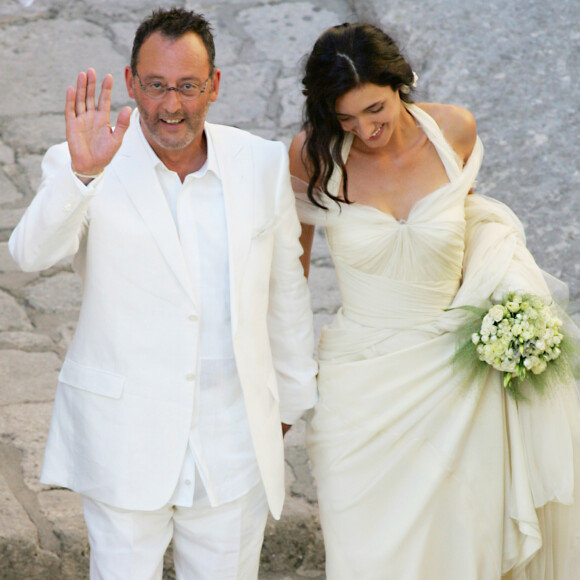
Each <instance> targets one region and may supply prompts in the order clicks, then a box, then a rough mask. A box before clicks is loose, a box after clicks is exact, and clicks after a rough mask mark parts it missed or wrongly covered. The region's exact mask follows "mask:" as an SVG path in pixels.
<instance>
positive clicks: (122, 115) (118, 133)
mask: <svg viewBox="0 0 580 580" xmlns="http://www.w3.org/2000/svg"><path fill="white" fill-rule="evenodd" d="M130 122H131V107H123V108H122V109H121V111H120V112H119V115H118V116H117V123H116V124H115V130H114V131H113V136H114V138H115V140H116V141H118V142H119V143H120V142H121V141H122V140H123V135H124V134H125V131H126V130H127V129H128V127H129V123H130Z"/></svg>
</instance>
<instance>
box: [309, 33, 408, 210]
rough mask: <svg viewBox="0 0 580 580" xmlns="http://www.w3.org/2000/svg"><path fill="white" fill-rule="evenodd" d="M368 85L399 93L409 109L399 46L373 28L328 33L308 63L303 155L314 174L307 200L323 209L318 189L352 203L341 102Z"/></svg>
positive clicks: (404, 68)
mask: <svg viewBox="0 0 580 580" xmlns="http://www.w3.org/2000/svg"><path fill="white" fill-rule="evenodd" d="M366 83H372V84H375V85H379V86H388V87H391V88H392V89H393V90H394V91H397V90H400V89H401V88H403V87H405V89H404V90H403V91H400V93H399V94H400V97H401V99H402V100H403V101H405V102H407V103H410V102H412V99H411V96H410V95H411V91H412V84H413V70H412V69H411V66H410V65H409V64H408V63H407V61H406V60H405V58H404V57H403V56H402V55H401V52H400V51H399V48H398V47H397V45H396V44H395V42H394V40H393V39H392V38H391V37H390V36H389V35H388V34H386V33H385V32H383V31H382V30H381V29H380V28H377V27H376V26H373V25H372V24H350V23H344V24H340V25H338V26H333V27H332V28H329V29H328V30H327V31H325V32H324V33H323V34H322V35H321V36H320V37H319V38H318V40H317V41H316V43H315V44H314V48H313V49H312V52H311V53H310V55H309V56H308V58H307V60H306V65H305V70H304V77H303V78H302V84H303V86H304V89H303V91H302V93H303V94H304V95H305V97H306V101H305V103H304V110H303V121H302V127H303V129H304V130H305V132H306V141H305V143H304V149H303V151H302V155H304V154H306V157H305V162H306V166H307V167H308V170H309V171H310V182H309V184H308V197H309V198H310V200H311V201H312V203H314V204H315V205H317V206H319V207H324V206H323V205H322V203H321V200H320V199H317V196H316V194H315V189H316V188H319V189H320V190H321V191H322V193H323V194H325V195H326V196H328V197H329V198H331V199H333V200H334V201H336V202H344V203H350V201H349V199H348V194H347V175H346V168H345V164H344V161H343V159H342V155H341V150H342V145H343V142H344V131H343V130H342V127H341V126H340V123H339V122H338V119H337V118H336V113H335V105H336V101H337V99H338V98H339V97H341V96H342V95H344V94H345V93H346V92H348V91H350V90H351V89H354V88H357V87H360V86H361V85H364V84H366ZM335 164H337V165H338V166H339V168H340V170H341V172H342V199H341V198H340V197H337V196H335V195H332V194H331V193H330V192H329V191H328V183H329V181H330V178H331V176H332V172H333V169H334V166H335Z"/></svg>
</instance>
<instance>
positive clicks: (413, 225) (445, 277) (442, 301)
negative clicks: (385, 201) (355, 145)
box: [297, 105, 483, 329]
mask: <svg viewBox="0 0 580 580" xmlns="http://www.w3.org/2000/svg"><path fill="white" fill-rule="evenodd" d="M406 107H407V109H408V110H409V112H410V113H411V114H412V115H413V117H414V118H415V120H416V122H417V123H418V124H419V125H420V126H421V128H422V129H423V130H424V131H425V133H426V135H427V137H428V138H429V140H430V141H431V142H432V143H433V145H434V146H435V148H436V150H437V152H438V153H439V157H440V159H441V162H442V163H443V165H444V167H445V171H446V173H447V177H448V179H449V182H448V183H447V184H445V185H443V186H442V187H440V188H438V189H436V190H434V191H432V192H431V193H429V194H428V195H426V196H425V197H423V198H421V199H420V200H419V201H417V202H416V203H415V205H414V206H413V207H412V209H411V211H410V213H409V215H408V217H407V219H406V220H404V221H403V220H401V221H399V220H397V219H395V217H394V216H392V215H390V214H387V213H385V212H383V211H381V210H378V209H376V208H374V207H371V206H367V205H363V204H358V203H356V202H355V203H352V204H348V205H347V204H341V206H340V207H338V206H337V204H335V203H334V202H329V204H328V205H327V210H323V209H321V208H316V207H315V206H313V205H312V204H310V203H309V202H308V200H307V198H305V196H303V195H298V198H297V203H298V209H299V214H300V218H301V221H303V222H305V223H314V224H321V225H324V226H325V228H326V235H327V239H328V244H329V248H330V252H331V255H332V258H333V261H334V265H335V270H336V276H337V281H338V285H339V288H340V292H341V296H342V301H343V314H344V316H345V317H347V318H349V319H350V320H353V321H356V322H358V323H360V324H364V325H365V326H371V327H380V328H386V327H387V328H393V329H394V328H401V327H413V326H417V325H422V324H425V323H429V322H430V321H432V320H434V319H435V318H437V317H438V316H439V315H440V314H441V312H442V311H443V309H444V308H446V307H448V306H449V304H450V303H451V302H452V300H453V298H454V296H455V294H456V292H457V289H458V288H459V285H460V283H461V277H462V263H463V254H464V244H465V242H464V240H465V196H466V195H467V194H468V192H469V190H470V188H471V187H472V185H473V182H474V179H475V176H476V175H477V172H478V170H479V166H480V164H481V158H482V155H483V146H482V145H481V142H480V140H479V138H478V139H477V143H476V145H475V148H474V150H473V153H472V155H471V157H470V159H469V160H468V162H467V164H466V165H465V167H463V164H462V162H461V160H460V159H459V157H458V156H457V154H456V153H455V152H454V151H453V149H452V148H451V146H450V145H449V143H448V142H447V141H446V140H445V138H444V136H443V134H442V132H441V130H440V129H439V127H438V126H437V124H436V123H435V121H434V120H433V119H432V118H431V117H430V116H429V115H428V114H427V113H425V111H423V110H422V109H421V108H419V107H418V106H416V105H406ZM352 141H353V135H352V134H351V133H348V134H346V135H345V141H344V146H343V151H342V154H343V159H344V160H345V162H346V159H347V158H348V154H349V151H350V147H351V145H352ZM329 190H330V191H331V193H333V195H338V193H339V190H340V171H339V170H338V168H336V169H335V172H334V174H333V176H332V178H331V181H330V183H329ZM387 296H388V299H386V298H385V297H387Z"/></svg>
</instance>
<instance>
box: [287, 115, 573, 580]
mask: <svg viewBox="0 0 580 580" xmlns="http://www.w3.org/2000/svg"><path fill="white" fill-rule="evenodd" d="M408 109H409V111H410V112H411V114H412V115H413V116H414V117H415V119H416V122H417V123H419V125H420V126H421V127H422V128H423V130H424V131H425V133H426V134H427V136H428V138H429V139H430V140H431V142H432V143H433V144H434V146H435V148H436V149H437V151H438V152H439V155H440V158H441V161H442V163H443V164H444V166H445V169H446V172H447V175H448V177H449V184H448V185H445V186H443V187H441V188H439V189H437V190H436V191H434V192H432V193H431V194H429V195H428V196H426V197H424V198H423V199H421V200H420V201H419V202H418V203H416V204H415V206H414V207H413V209H412V211H411V213H410V215H409V217H408V219H407V220H406V222H399V221H397V220H396V219H395V218H394V217H393V216H391V215H388V214H385V213H383V212H381V211H379V210H377V209H374V208H371V207H368V206H363V205H360V204H352V205H348V206H344V205H342V206H341V207H340V208H338V207H337V206H336V204H334V203H333V202H329V204H328V207H329V209H328V211H323V210H321V209H319V208H316V207H315V206H313V205H312V204H311V203H309V201H308V200H307V198H306V197H305V196H304V195H303V194H301V193H300V192H298V193H297V205H298V210H299V215H300V218H301V221H303V222H304V223H309V224H318V225H323V226H324V227H325V229H326V234H327V238H328V243H329V246H330V251H331V254H332V257H333V260H334V265H335V269H336V275H337V279H338V285H339V288H340V292H341V296H342V301H343V306H342V308H341V309H340V310H339V312H338V313H337V315H336V318H335V319H334V321H333V323H332V324H331V325H330V326H329V327H326V328H324V329H323V331H322V335H321V339H320V344H319V356H320V373H319V389H320V400H319V402H318V404H317V406H316V408H315V410H314V412H313V414H312V416H311V418H310V420H309V425H308V435H307V448H308V454H309V457H310V459H311V463H312V468H313V473H314V477H315V480H316V483H317V489H318V500H319V507H320V518H321V523H322V528H323V533H324V540H325V545H326V557H327V578H328V580H342V579H344V580H391V579H392V580H499V579H500V578H504V579H508V578H509V579H513V580H524V579H525V580H578V579H580V557H579V554H580V524H579V520H580V518H579V512H580V510H579V509H578V503H579V502H580V418H579V417H580V415H579V405H578V396H577V390H576V384H575V382H574V380H573V378H572V377H571V376H570V379H569V380H568V381H565V382H564V384H559V385H557V388H554V389H552V390H551V394H550V395H549V396H547V397H545V398H542V399H531V400H529V401H527V402H519V403H517V402H515V401H514V400H512V399H511V398H509V397H508V396H507V395H506V394H505V392H504V389H503V387H502V382H501V376H500V374H499V373H498V372H497V371H494V370H489V372H487V373H486V374H483V375H479V376H478V377H477V379H475V380H473V379H472V380H469V381H468V380H467V375H466V373H464V372H462V371H460V370H459V369H457V368H454V366H453V365H452V363H451V358H452V356H453V354H454V352H455V349H456V342H457V333H456V331H457V330H458V329H459V328H460V327H461V325H462V324H463V323H464V322H465V319H466V316H467V314H466V313H465V311H462V310H455V311H447V312H446V311H444V309H446V308H449V307H451V308H453V307H455V306H460V305H472V306H487V305H488V304H489V302H488V301H489V298H490V297H491V296H492V295H494V294H495V295H496V296H497V297H501V296H502V295H503V294H504V292H505V291H507V290H509V289H518V290H525V291H528V292H533V293H536V294H539V295H543V296H546V295H547V294H548V293H549V289H548V286H547V284H546V276H545V275H543V274H542V272H541V271H540V270H539V268H538V267H537V265H536V264H535V262H534V260H533V258H532V256H531V255H530V254H529V252H528V251H527V250H526V247H525V238H524V234H523V230H522V227H521V224H520V222H519V221H518V220H517V218H516V217H515V216H514V214H513V213H512V212H511V211H510V210H509V209H508V208H507V207H506V206H505V205H503V204H501V203H499V202H497V201H494V200H492V199H489V198H485V197H483V196H478V195H468V192H469V190H470V189H471V187H472V186H473V184H474V181H475V178H476V175H477V173H478V170H479V167H480V164H481V159H482V156H483V147H482V144H481V142H480V140H479V139H478V140H477V143H476V146H475V149H474V151H473V154H472V155H471V158H470V159H469V161H468V162H467V164H466V165H465V167H463V165H462V163H461V161H460V160H459V159H458V157H457V155H456V154H455V153H454V151H453V150H452V148H451V147H450V145H449V144H448V143H447V141H446V140H445V138H444V137H443V134H442V133H441V131H440V129H439V127H438V126H437V124H436V123H435V121H434V120H433V119H432V118H431V117H430V116H429V115H428V114H427V113H425V112H424V111H423V110H422V109H420V108H419V107H417V106H415V105H410V106H408ZM351 142H352V139H347V141H346V142H345V146H344V150H343V156H344V158H345V159H346V158H347V157H348V152H349V149H350V145H351ZM331 187H333V188H334V189H335V192H338V187H339V175H338V172H335V176H334V177H333V180H332V182H331ZM297 189H298V187H297ZM555 286H557V283H556V282H555ZM574 501H576V503H575V504H574V503H573V502H574Z"/></svg>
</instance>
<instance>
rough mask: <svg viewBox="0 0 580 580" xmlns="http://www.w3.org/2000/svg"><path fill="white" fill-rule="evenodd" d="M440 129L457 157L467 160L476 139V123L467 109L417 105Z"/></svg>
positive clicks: (428, 104)
mask: <svg viewBox="0 0 580 580" xmlns="http://www.w3.org/2000/svg"><path fill="white" fill-rule="evenodd" d="M417 106H419V107H420V108H421V109H423V110H424V111H425V112H426V113H428V114H429V115H430V116H431V117H433V119H435V122H436V123H437V124H438V125H439V127H440V128H441V131H442V132H443V135H445V138H446V139H447V141H449V144H450V145H451V146H452V147H453V149H454V150H455V151H456V152H457V154H458V155H459V157H461V159H463V160H464V161H467V159H469V156H470V155H471V152H472V151H473V146H474V145H475V140H476V137H477V123H476V122H475V117H474V116H473V114H472V113H471V111H469V110H468V109H465V108H464V107H458V106H457V105H447V104H443V103H417Z"/></svg>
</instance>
